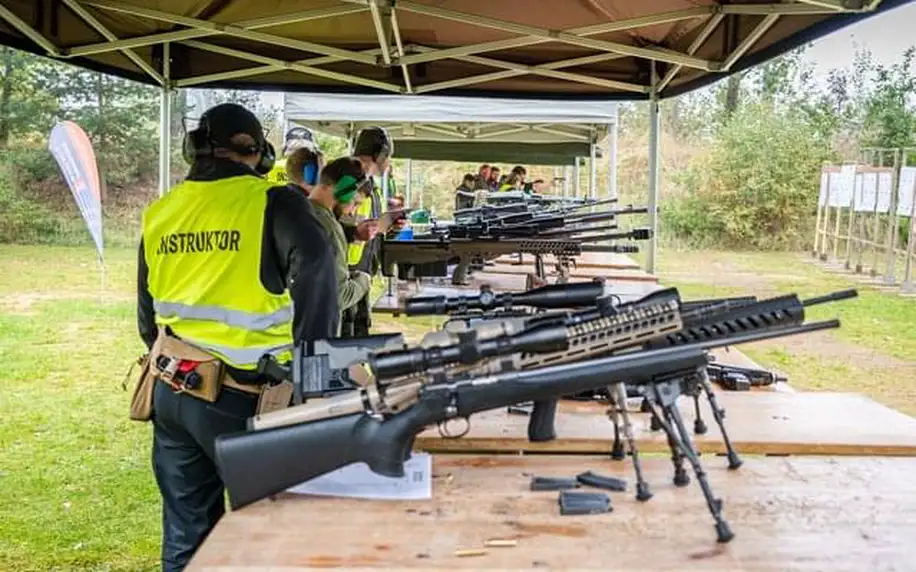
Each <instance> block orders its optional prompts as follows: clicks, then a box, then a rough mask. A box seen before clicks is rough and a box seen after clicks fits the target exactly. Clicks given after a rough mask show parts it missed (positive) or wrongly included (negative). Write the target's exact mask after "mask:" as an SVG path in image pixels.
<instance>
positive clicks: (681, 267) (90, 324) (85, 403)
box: [0, 245, 916, 571]
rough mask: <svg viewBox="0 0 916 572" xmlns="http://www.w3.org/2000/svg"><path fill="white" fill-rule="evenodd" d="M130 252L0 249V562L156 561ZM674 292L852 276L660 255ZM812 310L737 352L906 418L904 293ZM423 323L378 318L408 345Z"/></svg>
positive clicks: (759, 288) (822, 286)
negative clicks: (782, 333)
mask: <svg viewBox="0 0 916 572" xmlns="http://www.w3.org/2000/svg"><path fill="white" fill-rule="evenodd" d="M135 256H136V254H135V252H134V251H130V250H116V251H111V252H109V253H108V261H107V274H106V276H105V280H104V289H103V286H102V284H103V282H102V279H101V277H100V272H99V269H100V267H99V265H98V263H97V262H96V260H95V257H94V255H93V252H92V251H91V250H89V249H86V248H52V247H12V246H9V245H4V246H3V247H2V248H0V363H2V365H3V367H2V369H0V419H2V420H3V422H2V423H0V570H17V571H31V570H36V571H37V570H42V571H47V570H98V571H103V570H104V571H116V570H124V571H140V570H154V569H157V567H158V549H159V548H158V547H159V535H160V527H159V510H160V508H159V501H158V492H157V490H156V486H155V482H154V480H153V475H152V471H151V468H150V428H149V426H148V425H145V424H139V423H135V422H131V421H128V419H127V408H128V402H129V397H130V396H129V393H127V392H125V391H124V390H123V389H122V387H121V384H122V382H123V380H124V378H125V374H126V373H127V371H128V369H129V367H130V364H131V363H132V361H133V360H134V359H135V358H136V357H137V356H138V355H139V353H140V351H141V348H142V346H141V344H140V342H139V340H138V338H137V334H136V317H135V306H134V296H135V276H134V273H135V271H136V263H135ZM660 274H661V275H662V278H663V280H664V282H665V283H666V284H669V285H675V286H679V287H680V288H681V290H682V293H683V295H684V297H685V298H687V299H689V298H695V297H709V296H725V295H734V294H741V293H755V294H758V295H772V294H775V293H778V292H790V291H797V292H799V293H801V294H802V295H805V296H809V295H813V294H816V293H824V292H827V291H829V290H836V289H841V288H848V287H850V286H851V285H853V284H855V282H853V281H851V279H849V278H847V277H843V276H837V275H831V274H828V273H826V272H824V271H823V270H820V269H818V268H817V267H815V266H813V265H811V264H808V263H806V262H805V261H804V260H803V259H802V258H801V257H800V256H796V255H791V254H734V253H720V252H677V253H675V252H665V251H663V252H662V253H661V268H660ZM860 291H861V296H860V298H859V299H856V300H851V301H848V302H844V303H842V304H837V305H835V306H833V307H824V308H817V309H814V310H813V311H812V312H811V314H812V315H813V316H814V317H821V318H823V317H830V316H838V317H839V318H840V319H841V320H842V321H843V328H842V329H841V330H839V331H836V332H830V333H826V334H818V335H816V336H808V337H806V338H805V339H804V340H801V339H800V338H797V339H793V340H792V341H790V342H787V343H784V342H771V343H766V344H757V345H756V346H755V347H753V348H750V349H748V351H747V353H748V354H749V355H750V356H751V357H752V358H754V359H755V360H757V361H758V362H759V363H761V364H763V365H764V366H767V367H773V368H777V369H779V370H780V371H782V372H784V373H786V374H788V375H789V378H790V382H791V383H792V385H793V386H795V387H796V388H798V389H810V390H835V391H854V392H860V393H864V394H866V395H868V396H870V397H872V398H874V399H876V400H877V401H880V402H882V403H885V404H887V405H890V406H892V407H895V408H897V409H900V410H902V411H905V412H907V413H909V414H916V358H914V356H916V329H914V328H913V327H912V325H913V324H914V323H916V300H914V299H905V298H901V297H899V296H897V295H895V294H886V293H881V292H879V291H877V290H873V289H870V288H867V287H861V290H860ZM434 324H435V321H434V320H432V319H429V318H426V319H423V320H413V321H405V320H404V319H403V318H391V317H377V318H376V325H377V326H378V328H379V329H380V330H386V331H404V332H405V333H406V334H407V335H408V336H409V337H411V338H414V339H415V338H416V337H418V336H420V335H422V333H423V332H425V331H428V330H429V329H430V328H431V327H433V325H434Z"/></svg>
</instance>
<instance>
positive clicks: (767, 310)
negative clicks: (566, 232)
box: [382, 287, 857, 480]
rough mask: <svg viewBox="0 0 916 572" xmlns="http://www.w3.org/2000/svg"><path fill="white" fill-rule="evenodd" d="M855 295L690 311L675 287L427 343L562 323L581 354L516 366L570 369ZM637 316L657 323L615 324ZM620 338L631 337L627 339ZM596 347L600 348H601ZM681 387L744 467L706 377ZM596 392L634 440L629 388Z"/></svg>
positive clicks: (733, 461) (789, 321)
mask: <svg viewBox="0 0 916 572" xmlns="http://www.w3.org/2000/svg"><path fill="white" fill-rule="evenodd" d="M559 291H560V289H559V287H556V289H555V291H554V294H555V296H556V297H557V298H559ZM856 295H857V293H856V291H855V290H844V291H841V292H835V293H831V294H828V295H826V296H820V297H817V298H812V299H810V300H805V301H802V300H800V299H799V298H798V296H796V295H794V294H790V295H786V296H779V297H776V298H772V299H769V300H763V301H759V302H750V299H749V297H743V298H731V299H722V300H704V301H700V302H698V303H697V302H695V303H693V304H688V305H687V308H688V309H687V310H684V307H685V305H684V304H683V303H681V302H680V299H679V296H678V294H677V290H676V289H673V288H670V289H665V290H660V291H656V292H653V293H651V294H649V295H647V296H645V297H644V298H642V299H640V300H636V301H633V302H629V303H626V304H619V305H614V304H610V303H608V299H607V298H598V299H596V302H597V303H596V305H595V307H594V308H590V309H586V310H582V311H578V312H574V313H570V312H567V313H565V314H557V313H552V314H544V315H540V316H533V317H530V318H514V319H508V320H500V321H498V322H483V323H480V324H476V325H474V326H467V327H466V328H465V331H462V328H461V324H458V328H457V329H453V330H451V331H445V332H437V333H435V334H430V335H428V336H427V337H426V338H424V343H425V345H431V344H439V345H445V344H449V343H455V341H456V339H457V336H460V335H467V333H466V330H467V329H474V330H476V332H477V334H478V335H479V336H481V337H484V338H485V337H488V336H498V335H505V334H507V333H513V332H518V331H522V330H524V329H525V328H528V327H533V326H537V325H543V324H545V323H562V324H564V325H566V326H567V327H569V328H572V327H575V326H581V327H582V329H581V330H580V332H581V335H580V337H579V338H571V346H572V347H573V348H574V351H565V352H556V353H541V354H528V355H521V356H518V358H517V361H516V362H514V364H515V365H516V366H517V367H519V368H522V369H524V368H536V367H540V366H543V365H546V364H551V365H552V364H558V363H567V362H569V361H573V360H576V359H585V358H589V357H597V356H602V355H607V354H609V353H612V352H619V351H627V350H632V349H633V348H645V349H651V348H659V347H670V346H676V345H684V344H689V343H693V342H700V341H710V340H716V339H722V338H726V337H728V336H732V335H736V334H741V333H750V332H755V331H766V330H773V329H778V328H782V327H787V326H796V325H800V324H802V323H803V322H804V308H805V307H808V306H812V305H816V304H822V303H825V302H832V301H838V300H843V299H847V298H852V297H855V296H856ZM421 307H422V306H421ZM439 307H441V305H440V306H439ZM665 307H668V308H669V310H670V309H671V308H672V307H674V308H677V311H678V315H677V318H676V319H675V318H674V317H673V315H672V314H665V313H664V312H663V311H661V309H662V308H665ZM426 308H427V309H428V308H429V306H426ZM633 310H644V311H647V312H649V313H650V314H649V315H651V316H652V320H650V322H651V325H652V326H653V327H646V326H645V325H644V326H643V327H642V328H640V329H632V328H633V326H628V327H630V328H631V329H630V330H626V329H624V330H620V326H619V323H620V322H619V321H615V320H614V319H613V318H614V317H615V316H620V315H622V314H624V313H626V312H631V311H633ZM621 332H623V333H624V334H627V333H628V334H629V335H623V336H620V335H619V334H620V333H621ZM615 334H617V335H618V337H617V338H616V339H614V338H613V337H612V336H614V335H615ZM596 340H597V343H595V342H596ZM726 345H727V344H726ZM382 355H384V354H382ZM491 367H492V365H491V364H475V365H474V366H473V367H464V366H460V365H453V366H452V368H453V371H454V370H456V369H458V368H461V369H462V370H463V371H465V372H467V373H469V374H486V373H488V372H489V368H491ZM681 381H682V387H681V389H680V391H679V395H680V394H683V395H686V396H688V397H692V398H693V400H694V405H695V410H696V415H697V418H696V422H695V425H694V428H695V432H697V433H698V434H701V433H704V432H705V423H704V421H703V419H702V417H701V416H700V407H699V399H700V397H701V395H705V396H706V399H707V400H708V401H709V404H710V407H711V409H712V411H713V417H714V419H715V421H716V423H717V425H718V426H719V429H720V431H721V433H722V436H723V439H724V441H725V443H726V446H727V449H728V457H729V465H730V466H731V467H732V468H737V466H740V460H738V456H737V453H736V452H735V451H734V449H733V448H732V446H731V441H730V439H729V437H728V432H727V430H726V428H725V424H724V411H723V409H722V408H720V407H719V405H718V402H717V399H716V397H715V394H714V393H713V392H712V390H711V386H710V385H709V380H708V378H707V377H705V373H704V377H702V378H697V377H696V376H695V377H693V378H685V379H683V380H681ZM596 391H606V395H607V396H608V398H609V399H610V400H611V402H612V403H611V405H612V407H614V409H615V410H617V414H618V416H619V419H620V420H622V421H623V425H624V427H623V429H624V432H625V433H627V432H628V431H629V430H628V429H627V426H628V425H629V415H628V413H627V412H626V409H625V407H624V405H625V398H626V395H627V391H626V388H624V387H623V386H621V387H620V388H614V387H612V386H610V385H609V386H607V387H606V388H598V389H597V390H596ZM618 397H619V398H620V400H621V401H620V403H614V400H615V399H616V398H618ZM645 397H646V403H644V405H645V406H646V407H648V406H649V404H648V401H649V398H650V397H651V396H645ZM556 408H557V399H553V400H548V401H543V402H536V403H534V408H533V410H532V414H531V418H530V420H529V425H528V437H529V439H530V440H532V441H549V440H552V439H554V438H555V437H556V433H555V428H554V425H555V416H556ZM618 416H615V418H614V421H615V424H614V429H615V439H614V449H613V450H614V456H615V457H618V456H620V455H621V454H622V453H621V451H622V444H621V442H620V431H619V429H620V427H619V423H618V422H617V421H618ZM653 428H655V429H660V428H661V425H660V424H659V423H655V424H653ZM630 446H631V452H632V454H633V455H634V456H635V454H636V453H635V443H634V442H632V440H631V443H630ZM683 478H684V477H681V478H680V480H683Z"/></svg>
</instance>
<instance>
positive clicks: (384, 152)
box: [353, 127, 394, 163]
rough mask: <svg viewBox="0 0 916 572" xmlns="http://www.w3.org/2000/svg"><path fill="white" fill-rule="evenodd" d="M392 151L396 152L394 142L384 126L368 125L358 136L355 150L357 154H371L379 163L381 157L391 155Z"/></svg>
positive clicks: (354, 152)
mask: <svg viewBox="0 0 916 572" xmlns="http://www.w3.org/2000/svg"><path fill="white" fill-rule="evenodd" d="M392 153H394V142H393V141H392V140H391V136H390V135H389V134H388V131H387V130H386V129H385V128H384V127H367V128H365V129H363V130H362V131H360V132H359V135H357V137H356V144H355V145H354V150H353V154H354V155H356V156H360V155H363V156H369V157H372V160H373V161H375V162H376V163H378V161H379V159H381V158H383V157H391V155H392Z"/></svg>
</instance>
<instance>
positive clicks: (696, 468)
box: [645, 379, 735, 543]
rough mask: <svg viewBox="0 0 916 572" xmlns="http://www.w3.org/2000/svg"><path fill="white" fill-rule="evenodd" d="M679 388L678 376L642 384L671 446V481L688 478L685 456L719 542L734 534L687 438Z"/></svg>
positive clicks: (678, 483)
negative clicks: (678, 406)
mask: <svg viewBox="0 0 916 572" xmlns="http://www.w3.org/2000/svg"><path fill="white" fill-rule="evenodd" d="M681 390H682V380H681V379H669V380H666V381H662V382H658V383H652V384H649V385H647V386H646V387H645V392H646V397H647V403H648V406H649V409H650V410H651V413H652V416H653V417H654V418H656V419H657V420H658V423H659V425H661V427H662V430H664V431H665V435H666V436H667V437H668V443H669V445H670V446H671V448H672V451H671V453H672V456H671V459H672V461H673V463H674V484H675V485H676V486H685V485H687V484H688V483H689V482H690V480H689V477H687V475H686V471H684V459H685V458H686V459H687V461H688V462H689V463H690V465H691V467H692V468H693V473H694V475H695V476H696V479H697V482H699V483H700V488H701V489H702V491H703V496H704V497H705V499H706V506H707V507H708V508H709V513H710V514H711V515H712V517H713V520H715V523H716V525H715V528H716V536H717V540H718V541H719V542H722V543H725V542H729V541H730V540H731V539H732V538H734V536H735V535H734V533H733V532H732V531H731V528H730V527H729V526H728V522H726V521H725V519H724V518H722V500H721V499H717V498H715V495H713V492H712V488H711V487H710V485H709V480H708V479H707V478H706V471H705V470H704V469H703V464H702V463H700V457H699V455H697V452H696V449H695V448H694V446H693V442H692V441H691V439H690V434H689V433H688V431H687V428H686V427H685V426H684V420H683V419H682V418H681V412H680V411H679V410H678V408H677V400H678V397H680V396H681V395H682V392H681Z"/></svg>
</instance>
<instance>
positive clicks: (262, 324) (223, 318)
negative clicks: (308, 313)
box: [153, 300, 293, 331]
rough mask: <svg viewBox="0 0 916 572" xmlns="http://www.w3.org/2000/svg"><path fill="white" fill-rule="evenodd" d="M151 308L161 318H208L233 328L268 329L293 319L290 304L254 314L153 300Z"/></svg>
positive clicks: (215, 307) (216, 307)
mask: <svg viewBox="0 0 916 572" xmlns="http://www.w3.org/2000/svg"><path fill="white" fill-rule="evenodd" d="M153 308H154V309H155V310H156V314H160V315H162V317H163V318H171V317H176V318H182V319H185V320H210V321H211V322H221V323H223V324H226V325H229V326H232V327H234V328H244V329H246V330H255V331H259V330H268V329H270V328H272V327H274V326H280V325H283V324H288V323H290V322H292V320H293V309H292V307H291V306H286V307H285V308H280V309H279V310H276V311H274V312H270V313H267V314H255V313H253V312H242V311H240V310H230V309H229V308H220V307H219V306H201V305H198V306H189V305H187V304H179V303H177V302H160V301H158V300H154V301H153Z"/></svg>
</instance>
